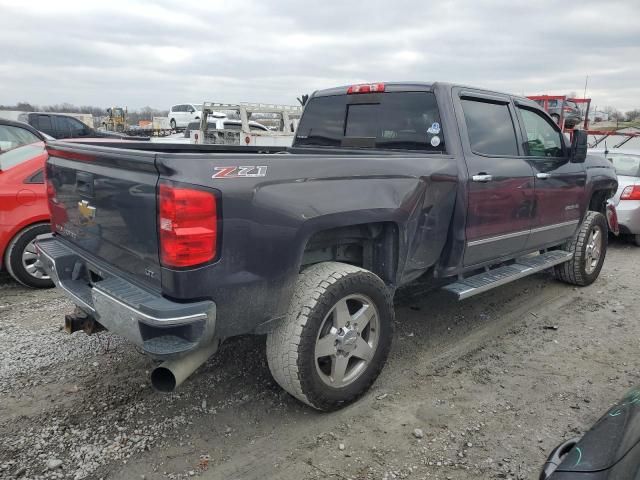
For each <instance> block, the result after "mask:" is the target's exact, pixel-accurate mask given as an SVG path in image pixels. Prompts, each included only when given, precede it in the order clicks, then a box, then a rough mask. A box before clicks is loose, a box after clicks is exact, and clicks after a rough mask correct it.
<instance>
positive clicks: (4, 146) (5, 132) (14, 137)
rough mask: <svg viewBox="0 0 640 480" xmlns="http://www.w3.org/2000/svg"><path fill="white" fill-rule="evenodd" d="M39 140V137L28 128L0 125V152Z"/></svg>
mask: <svg viewBox="0 0 640 480" xmlns="http://www.w3.org/2000/svg"><path fill="white" fill-rule="evenodd" d="M39 141H40V139H39V138H38V137H36V136H35V135H34V134H33V133H31V132H30V131H29V130H26V129H24V128H20V127H14V126H13V125H0V154H1V153H4V152H6V151H7V150H12V149H14V148H17V147H20V146H22V145H29V144H30V143H36V142H39Z"/></svg>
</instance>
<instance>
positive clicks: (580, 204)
mask: <svg viewBox="0 0 640 480" xmlns="http://www.w3.org/2000/svg"><path fill="white" fill-rule="evenodd" d="M517 110H518V117H519V120H520V126H521V129H522V136H523V139H524V141H523V146H524V154H525V156H526V157H525V158H526V161H527V162H529V164H530V165H531V167H532V168H533V171H534V175H535V180H534V182H535V208H534V218H533V224H532V226H531V235H530V236H529V239H528V241H527V248H531V249H535V248H542V247H544V246H547V245H550V244H553V243H558V242H561V241H562V240H564V239H566V238H569V237H570V236H571V235H573V232H574V231H575V229H576V227H577V226H578V223H579V222H580V219H581V218H582V217H583V215H584V213H585V212H584V205H585V204H586V202H585V201H584V195H585V183H586V179H587V174H586V170H585V167H584V163H571V162H570V161H569V149H568V148H567V146H566V145H565V142H564V139H563V136H562V133H561V132H560V129H559V128H558V126H557V125H556V124H555V123H554V122H553V121H551V120H550V119H549V118H548V117H547V116H546V115H545V114H544V113H543V112H541V111H540V110H538V109H537V108H535V107H529V106H527V105H524V104H518V105H517Z"/></svg>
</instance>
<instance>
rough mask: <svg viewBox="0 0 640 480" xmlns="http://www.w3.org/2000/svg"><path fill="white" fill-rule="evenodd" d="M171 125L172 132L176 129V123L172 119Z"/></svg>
mask: <svg viewBox="0 0 640 480" xmlns="http://www.w3.org/2000/svg"><path fill="white" fill-rule="evenodd" d="M170 125H171V130H175V129H176V121H175V120H174V119H173V118H172V119H171V122H170Z"/></svg>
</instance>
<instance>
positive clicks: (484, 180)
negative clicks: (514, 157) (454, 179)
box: [471, 173, 493, 183]
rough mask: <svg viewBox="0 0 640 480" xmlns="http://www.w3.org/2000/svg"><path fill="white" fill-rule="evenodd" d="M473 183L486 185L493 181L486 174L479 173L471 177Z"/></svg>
mask: <svg viewBox="0 0 640 480" xmlns="http://www.w3.org/2000/svg"><path fill="white" fill-rule="evenodd" d="M471 180H473V181H474V182H480V183H487V182H490V181H491V180H493V177H492V176H491V175H489V174H487V173H480V174H478V175H474V176H473V177H471Z"/></svg>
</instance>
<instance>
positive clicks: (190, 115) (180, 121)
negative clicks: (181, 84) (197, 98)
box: [167, 103, 202, 130]
mask: <svg viewBox="0 0 640 480" xmlns="http://www.w3.org/2000/svg"><path fill="white" fill-rule="evenodd" d="M201 115H202V104H201V103H180V104H178V105H174V106H172V107H171V109H169V115H167V117H168V118H169V125H170V126H171V129H172V130H175V129H177V128H185V127H186V126H187V125H189V123H191V122H194V121H197V120H200V116H201Z"/></svg>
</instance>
